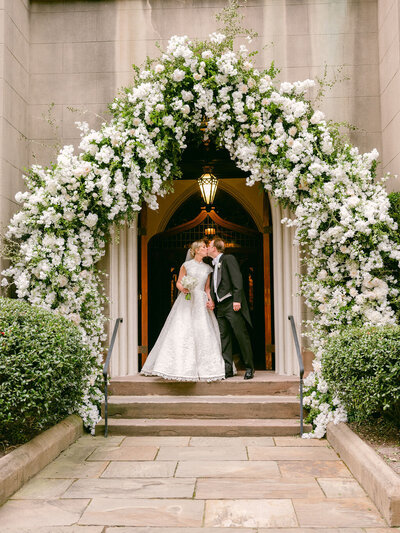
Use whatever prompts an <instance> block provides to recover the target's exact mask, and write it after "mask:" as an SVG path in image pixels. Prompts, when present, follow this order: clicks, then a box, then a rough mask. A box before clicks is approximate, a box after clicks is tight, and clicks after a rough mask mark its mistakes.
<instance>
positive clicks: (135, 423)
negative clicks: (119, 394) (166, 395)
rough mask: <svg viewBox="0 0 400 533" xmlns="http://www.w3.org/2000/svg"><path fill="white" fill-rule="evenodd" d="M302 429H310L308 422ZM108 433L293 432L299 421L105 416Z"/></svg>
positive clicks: (297, 429) (100, 431) (224, 434)
mask: <svg viewBox="0 0 400 533" xmlns="http://www.w3.org/2000/svg"><path fill="white" fill-rule="evenodd" d="M304 431H305V432H308V431H311V426H310V425H308V424H307V425H305V426H304ZM108 433H109V435H135V436H139V435H147V436H150V435H158V436H193V437H194V436H201V437H211V436H212V437H242V436H249V437H252V436H279V437H284V436H293V435H299V434H300V422H299V420H293V419H284V420H282V419H279V418H275V419H267V420H266V419H259V418H258V419H249V418H246V419H235V420H231V419H192V420H187V419H182V418H177V419H172V418H160V419H155V418H153V419H148V418H130V419H123V418H120V419H116V418H111V419H109V420H108ZM102 434H104V420H103V419H102V420H101V421H100V422H99V423H98V424H97V426H96V435H102Z"/></svg>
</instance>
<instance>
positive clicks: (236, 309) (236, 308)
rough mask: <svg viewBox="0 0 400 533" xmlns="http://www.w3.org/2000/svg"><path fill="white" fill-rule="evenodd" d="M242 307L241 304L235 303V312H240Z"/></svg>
mask: <svg viewBox="0 0 400 533" xmlns="http://www.w3.org/2000/svg"><path fill="white" fill-rule="evenodd" d="M241 307H242V304H241V303H240V302H233V310H234V311H240V308H241Z"/></svg>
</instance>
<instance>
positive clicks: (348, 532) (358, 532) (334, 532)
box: [107, 527, 393, 533]
mask: <svg viewBox="0 0 400 533" xmlns="http://www.w3.org/2000/svg"><path fill="white" fill-rule="evenodd" d="M108 531H109V530H107V533H108ZM365 531H368V530H365V529H364V528H361V527H344V528H342V527H339V528H337V527H335V528H325V527H324V528H323V529H320V528H318V529H314V528H309V527H296V528H288V529H286V528H279V529H270V528H268V529H263V528H260V529H258V530H257V533H365ZM385 531H386V530H385ZM235 532H236V530H235ZM392 533H393V532H392Z"/></svg>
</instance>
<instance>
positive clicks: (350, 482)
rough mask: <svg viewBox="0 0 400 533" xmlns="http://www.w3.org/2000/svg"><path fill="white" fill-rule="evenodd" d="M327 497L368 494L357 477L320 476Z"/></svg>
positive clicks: (348, 496) (350, 496) (354, 496)
mask: <svg viewBox="0 0 400 533" xmlns="http://www.w3.org/2000/svg"><path fill="white" fill-rule="evenodd" d="M317 481H318V483H319V484H320V486H321V488H322V490H323V491H324V493H325V496H326V497H327V498H358V497H363V496H366V494H365V492H364V490H363V489H362V488H361V487H360V485H359V484H358V483H357V481H356V480H355V479H351V478H350V479H347V478H339V479H335V478H321V477H320V478H318V479H317Z"/></svg>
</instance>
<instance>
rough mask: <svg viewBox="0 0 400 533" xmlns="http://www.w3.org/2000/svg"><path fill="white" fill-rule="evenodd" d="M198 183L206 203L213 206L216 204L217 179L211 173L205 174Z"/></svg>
mask: <svg viewBox="0 0 400 533" xmlns="http://www.w3.org/2000/svg"><path fill="white" fill-rule="evenodd" d="M197 181H198V183H199V187H200V192H201V196H202V198H203V201H204V203H205V204H206V205H211V204H212V203H213V202H214V198H215V193H216V192H217V187H218V180H217V178H216V177H215V176H214V175H213V174H211V173H210V172H205V173H204V174H202V175H201V176H200V178H199V179H198V180H197Z"/></svg>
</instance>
